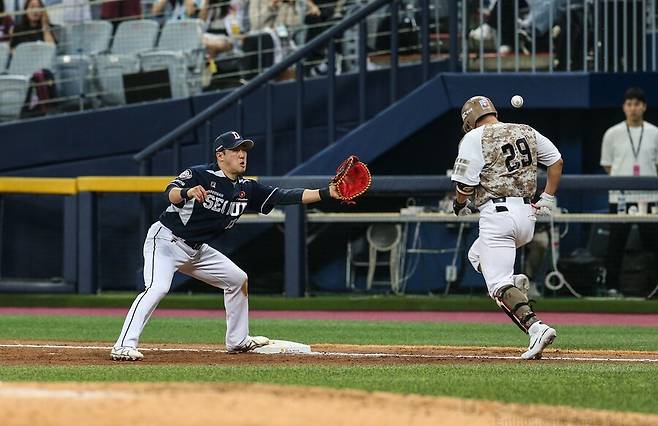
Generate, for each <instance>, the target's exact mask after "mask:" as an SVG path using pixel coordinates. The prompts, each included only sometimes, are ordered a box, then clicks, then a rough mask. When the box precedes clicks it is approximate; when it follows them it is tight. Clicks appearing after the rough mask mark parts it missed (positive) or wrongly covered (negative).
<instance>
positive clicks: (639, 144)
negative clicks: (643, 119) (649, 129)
mask: <svg viewBox="0 0 658 426" xmlns="http://www.w3.org/2000/svg"><path fill="white" fill-rule="evenodd" d="M626 133H628V141H629V142H630V143H631V150H632V151H633V159H634V160H635V162H637V156H638V155H640V148H642V137H643V136H644V123H642V130H641V131H640V140H639V142H638V143H637V151H636V150H635V144H633V138H632V137H631V129H630V128H629V127H628V123H626Z"/></svg>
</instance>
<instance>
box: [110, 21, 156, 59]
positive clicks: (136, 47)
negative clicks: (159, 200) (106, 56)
mask: <svg viewBox="0 0 658 426" xmlns="http://www.w3.org/2000/svg"><path fill="white" fill-rule="evenodd" d="M157 37H158V23H157V22H155V21H152V20H147V19H138V20H134V21H124V22H122V23H121V24H119V27H118V28H117V32H116V34H115V35H114V42H113V43H112V49H111V50H110V53H112V54H114V55H134V54H137V53H140V52H146V51H149V50H152V49H153V46H155V39H156V38H157Z"/></svg>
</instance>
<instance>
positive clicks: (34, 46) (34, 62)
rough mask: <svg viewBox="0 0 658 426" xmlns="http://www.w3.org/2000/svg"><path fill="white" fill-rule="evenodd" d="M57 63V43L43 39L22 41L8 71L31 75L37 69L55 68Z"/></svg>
mask: <svg viewBox="0 0 658 426" xmlns="http://www.w3.org/2000/svg"><path fill="white" fill-rule="evenodd" d="M54 65H55V45H54V44H51V43H44V42H42V41H32V42H26V43H21V44H19V45H18V46H16V50H15V51H14V54H13V56H12V58H11V62H10V63H9V69H8V70H7V73H8V74H10V75H22V76H26V77H28V78H29V77H31V76H32V74H34V72H35V71H38V70H42V69H44V68H45V69H49V70H53V68H54Z"/></svg>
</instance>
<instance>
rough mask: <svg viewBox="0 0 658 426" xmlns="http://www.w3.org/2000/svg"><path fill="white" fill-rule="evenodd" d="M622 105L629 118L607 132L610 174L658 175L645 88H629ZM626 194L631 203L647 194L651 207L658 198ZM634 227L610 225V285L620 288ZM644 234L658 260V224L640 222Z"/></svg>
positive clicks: (604, 157)
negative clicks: (628, 242)
mask: <svg viewBox="0 0 658 426" xmlns="http://www.w3.org/2000/svg"><path fill="white" fill-rule="evenodd" d="M622 108H623V110H624V115H626V120H624V121H622V122H621V123H617V124H615V125H614V126H612V127H610V128H609V129H608V130H606V132H605V134H604V135H603V142H602V143H601V163H600V164H601V166H602V167H603V169H604V170H605V172H606V173H607V174H609V175H610V176H656V175H658V128H657V127H656V126H654V125H653V124H651V123H649V122H647V121H645V120H644V113H645V112H646V110H647V103H646V99H645V95H644V91H643V90H642V89H640V88H637V87H631V88H629V89H628V90H626V93H625V94H624V103H623V105H622ZM619 194H620V193H619V191H611V192H610V197H609V202H610V212H611V213H617V212H618V209H617V208H618V203H617V201H618V196H619ZM623 195H624V198H625V199H626V206H627V207H631V206H633V205H638V204H639V203H637V202H638V201H639V200H640V198H643V200H642V202H643V203H645V205H646V206H647V209H650V208H651V205H650V204H648V203H649V202H651V204H653V205H654V206H655V205H656V202H657V201H658V193H656V192H646V191H623ZM624 210H625V209H624ZM619 212H620V213H621V211H619ZM624 213H625V211H624ZM630 229H631V225H630V224H626V223H621V224H614V225H611V226H610V238H609V243H608V252H607V255H606V269H607V278H606V282H607V287H608V288H614V289H617V288H619V275H620V270H621V265H622V260H623V257H624V250H625V248H626V242H627V239H628V234H629V232H630ZM640 237H641V238H642V244H643V246H644V249H645V250H649V251H651V252H653V253H654V256H655V260H656V261H658V226H656V225H654V224H643V225H640Z"/></svg>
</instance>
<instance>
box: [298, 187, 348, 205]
mask: <svg viewBox="0 0 658 426" xmlns="http://www.w3.org/2000/svg"><path fill="white" fill-rule="evenodd" d="M328 198H333V199H336V200H339V199H340V196H339V195H338V192H337V191H336V185H334V184H333V183H331V184H329V187H327V188H322V189H305V190H304V192H303V193H302V204H311V203H317V202H318V201H322V200H326V199H328Z"/></svg>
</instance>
